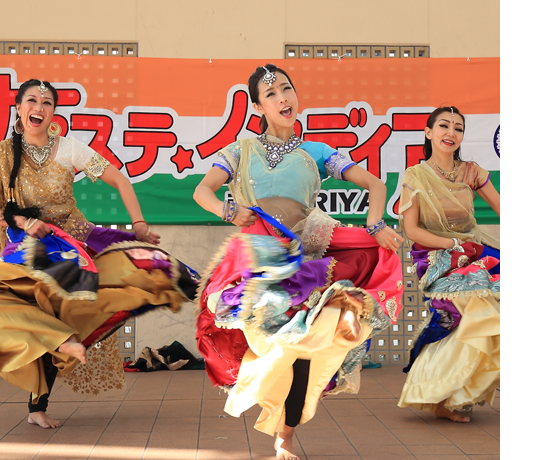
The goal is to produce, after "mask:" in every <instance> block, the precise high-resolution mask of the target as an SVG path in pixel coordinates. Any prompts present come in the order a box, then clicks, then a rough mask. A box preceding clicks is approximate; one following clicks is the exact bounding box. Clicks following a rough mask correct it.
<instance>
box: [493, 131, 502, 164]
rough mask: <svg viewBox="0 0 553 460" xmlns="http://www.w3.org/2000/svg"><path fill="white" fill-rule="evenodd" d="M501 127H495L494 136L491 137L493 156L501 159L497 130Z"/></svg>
mask: <svg viewBox="0 0 553 460" xmlns="http://www.w3.org/2000/svg"><path fill="white" fill-rule="evenodd" d="M500 127H501V125H499V126H498V127H497V129H496V130H495V134H494V135H493V148H494V150H495V154H496V155H497V156H498V157H499V158H501V157H500V156H499V128H500Z"/></svg>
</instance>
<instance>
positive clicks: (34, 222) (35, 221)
mask: <svg viewBox="0 0 553 460" xmlns="http://www.w3.org/2000/svg"><path fill="white" fill-rule="evenodd" d="M30 220H32V222H31V223H29V221H30ZM37 222H38V219H31V218H30V217H29V218H28V219H27V220H26V221H25V225H24V226H23V230H24V231H25V233H27V232H28V231H29V230H30V229H31V227H32V226H33V225H35V224H36V223H37Z"/></svg>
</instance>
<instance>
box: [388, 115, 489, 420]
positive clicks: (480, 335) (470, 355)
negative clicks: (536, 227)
mask: <svg viewBox="0 0 553 460" xmlns="http://www.w3.org/2000/svg"><path fill="white" fill-rule="evenodd" d="M464 132H465V117H464V116H463V115H462V114H461V113H460V112H459V110H458V109H457V108H456V107H442V108H439V109H436V110H435V111H434V112H432V113H431V114H430V116H429V118H428V121H427V125H426V128H425V136H426V139H425V144H424V153H425V160H426V161H425V162H423V163H420V164H418V165H416V166H413V167H411V168H408V169H407V171H405V174H404V176H403V188H402V192H401V198H400V206H399V213H400V216H401V218H400V222H401V224H402V226H403V228H404V230H405V233H406V235H407V237H408V238H409V240H410V241H411V242H412V243H413V246H412V250H411V255H412V258H413V262H414V264H415V268H416V270H417V275H418V277H419V290H421V291H422V292H423V294H424V296H425V298H426V303H427V305H428V307H429V308H430V311H431V316H430V318H429V319H428V320H427V321H426V322H425V323H424V324H423V325H421V327H420V328H419V331H418V332H417V337H416V338H415V340H414V345H413V347H412V349H411V350H410V362H409V365H408V366H407V367H406V368H405V369H404V371H405V372H408V377H407V381H406V383H405V385H404V387H403V392H402V394H401V397H400V400H399V407H414V408H417V409H422V410H426V411H428V412H432V413H435V414H436V416H437V417H440V418H448V419H450V420H453V421H455V422H468V421H469V417H467V416H465V415H462V414H460V413H459V412H458V411H462V410H470V409H472V406H473V405H475V404H484V403H485V402H488V403H489V404H491V403H492V402H493V399H494V395H495V391H496V388H497V387H498V386H499V370H500V363H499V352H500V335H499V297H500V284H499V283H500V275H499V259H500V256H499V241H497V240H495V239H494V238H493V237H491V236H490V235H486V234H485V233H484V232H483V231H481V229H480V228H479V227H478V225H477V223H476V220H475V218H474V192H476V193H478V195H480V196H481V197H482V198H483V199H484V200H485V201H486V203H488V205H489V206H490V207H491V208H492V209H493V210H494V211H495V212H496V213H497V215H498V216H499V214H500V212H499V204H500V198H499V193H498V192H497V190H496V189H495V187H494V186H493V184H492V182H491V181H490V174H489V172H488V171H486V170H484V169H483V168H481V167H480V166H478V165H477V164H475V163H473V162H465V161H462V160H461V157H460V151H461V142H462V141H463V137H464Z"/></svg>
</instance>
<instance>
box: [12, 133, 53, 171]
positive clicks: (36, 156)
mask: <svg viewBox="0 0 553 460" xmlns="http://www.w3.org/2000/svg"><path fill="white" fill-rule="evenodd" d="M55 142H56V138H55V137H50V136H48V144H46V145H45V146H43V147H35V146H34V145H31V144H29V143H28V142H27V141H26V140H25V138H24V137H22V138H21V143H22V144H23V150H24V151H25V153H26V154H27V155H29V156H30V157H31V160H33V161H34V162H35V163H36V164H37V165H38V167H39V168H41V167H42V163H44V162H45V161H46V160H47V159H48V157H49V156H50V155H52V147H54V143H55Z"/></svg>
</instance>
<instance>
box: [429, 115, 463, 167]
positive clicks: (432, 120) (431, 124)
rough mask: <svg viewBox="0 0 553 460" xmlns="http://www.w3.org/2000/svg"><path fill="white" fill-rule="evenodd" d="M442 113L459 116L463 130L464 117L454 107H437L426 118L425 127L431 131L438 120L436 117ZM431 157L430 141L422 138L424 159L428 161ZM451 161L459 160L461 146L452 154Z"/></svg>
mask: <svg viewBox="0 0 553 460" xmlns="http://www.w3.org/2000/svg"><path fill="white" fill-rule="evenodd" d="M444 112H449V113H451V112H453V113H456V114H457V115H459V116H460V117H461V118H462V120H463V130H464V125H465V116H464V115H463V114H462V113H461V112H459V109H458V108H457V107H455V106H453V105H452V106H450V107H439V108H437V109H436V110H434V112H432V113H431V114H430V116H429V117H428V120H427V121H426V127H427V128H430V129H432V128H433V127H434V124H435V123H436V120H437V119H438V115H440V114H441V113H444ZM431 156H432V141H431V140H430V139H428V138H427V137H426V136H424V159H425V160H428V159H429V158H430V157H431ZM453 159H454V160H457V161H462V160H461V146H459V148H458V149H457V150H455V152H453Z"/></svg>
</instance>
